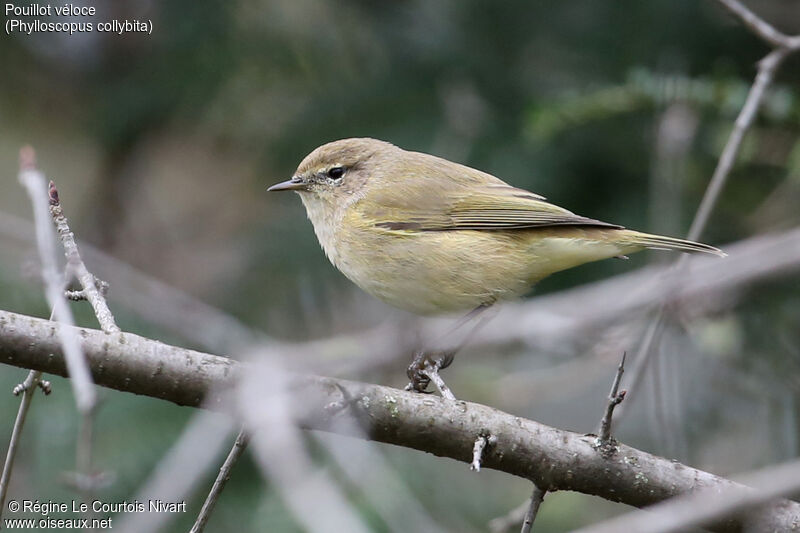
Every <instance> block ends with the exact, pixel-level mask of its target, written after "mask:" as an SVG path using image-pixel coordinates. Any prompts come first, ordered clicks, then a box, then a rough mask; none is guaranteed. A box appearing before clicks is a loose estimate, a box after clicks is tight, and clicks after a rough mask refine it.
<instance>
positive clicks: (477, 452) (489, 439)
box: [469, 435, 497, 472]
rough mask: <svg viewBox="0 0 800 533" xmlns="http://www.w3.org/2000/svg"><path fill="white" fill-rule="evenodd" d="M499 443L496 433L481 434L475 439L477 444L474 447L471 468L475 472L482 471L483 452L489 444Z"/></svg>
mask: <svg viewBox="0 0 800 533" xmlns="http://www.w3.org/2000/svg"><path fill="white" fill-rule="evenodd" d="M495 443H497V437H495V436H494V435H481V436H479V437H478V438H477V439H475V445H474V446H473V447H472V463H470V465H469V468H470V470H473V471H475V472H480V471H481V462H482V461H483V452H484V451H485V450H486V448H488V447H489V446H493V445H494V444H495Z"/></svg>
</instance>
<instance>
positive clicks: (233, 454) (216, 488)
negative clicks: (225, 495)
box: [190, 429, 250, 533]
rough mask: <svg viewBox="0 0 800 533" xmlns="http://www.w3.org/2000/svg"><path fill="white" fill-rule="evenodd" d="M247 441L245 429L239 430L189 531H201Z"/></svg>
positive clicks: (194, 532)
mask: <svg viewBox="0 0 800 533" xmlns="http://www.w3.org/2000/svg"><path fill="white" fill-rule="evenodd" d="M249 441H250V437H249V435H248V434H247V433H246V432H245V430H244V429H242V430H241V431H239V434H238V435H237V436H236V441H235V442H234V443H233V447H232V448H231V451H230V452H229V453H228V457H226V458H225V462H224V463H223V464H222V467H221V468H220V469H219V474H218V475H217V479H215V480H214V485H213V486H212V487H211V492H209V493H208V496H207V497H206V501H205V502H203V507H202V509H200V514H199V515H198V516H197V520H195V523H194V526H192V529H191V531H190V533H202V531H203V530H204V529H205V527H206V524H207V523H208V519H209V518H210V517H211V513H212V511H214V506H215V505H216V504H217V500H218V499H219V495H220V494H222V489H224V488H225V484H226V483H227V482H228V480H229V479H230V478H231V470H232V469H233V465H235V464H236V462H237V461H238V460H239V457H241V456H242V454H243V453H244V450H245V449H246V448H247V444H248V442H249Z"/></svg>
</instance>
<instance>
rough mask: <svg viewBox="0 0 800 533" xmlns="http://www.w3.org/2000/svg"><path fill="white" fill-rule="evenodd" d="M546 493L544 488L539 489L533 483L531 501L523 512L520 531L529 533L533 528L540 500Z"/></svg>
mask: <svg viewBox="0 0 800 533" xmlns="http://www.w3.org/2000/svg"><path fill="white" fill-rule="evenodd" d="M545 494H547V491H546V490H542V489H540V488H539V487H538V486H537V485H536V484H535V483H534V485H533V492H532V493H531V501H530V503H529V504H528V510H527V512H526V513H525V518H523V519H522V530H521V533H530V532H531V529H532V528H533V522H534V520H536V515H537V514H538V513H539V506H540V505H542V500H544V496H545Z"/></svg>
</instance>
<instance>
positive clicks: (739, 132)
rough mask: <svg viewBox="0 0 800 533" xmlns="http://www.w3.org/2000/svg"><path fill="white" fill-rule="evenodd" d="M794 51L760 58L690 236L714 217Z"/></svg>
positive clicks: (697, 234)
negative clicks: (738, 158) (771, 88)
mask: <svg viewBox="0 0 800 533" xmlns="http://www.w3.org/2000/svg"><path fill="white" fill-rule="evenodd" d="M721 1H722V0H721ZM729 1H730V0H729ZM790 52H791V50H790V49H788V48H778V49H775V50H773V51H772V52H770V53H769V54H767V55H766V56H765V57H764V59H762V60H761V61H759V63H758V74H756V79H755V81H754V82H753V85H752V86H751V87H750V91H749V92H748V93H747V99H746V100H745V103H744V106H742V110H741V111H740V112H739V115H738V116H737V117H736V122H734V125H733V131H731V134H730V137H728V142H726V143H725V148H723V150H722V155H720V157H719V161H718V162H717V167H716V168H715V169H714V174H713V175H712V176H711V182H710V183H709V184H708V188H706V192H705V194H704V195H703V199H702V200H701V202H700V207H698V209H697V213H696V214H695V217H694V220H693V221H692V225H691V227H690V228H689V234H688V236H687V239H689V240H697V239H699V238H700V234H701V233H702V232H703V230H704V229H705V226H706V223H707V222H708V219H709V217H710V216H711V211H713V209H714V206H715V205H716V203H717V199H718V198H719V195H720V193H721V192H722V188H723V187H724V186H725V182H726V181H727V180H728V176H729V175H730V172H731V169H732V168H733V163H734V162H735V161H736V156H737V155H738V154H739V149H740V148H741V146H742V141H743V140H744V136H745V134H746V133H747V131H748V130H749V129H750V126H752V124H753V120H754V119H755V117H756V114H757V113H758V110H759V108H760V107H761V103H762V101H763V99H764V94H765V93H766V91H767V88H768V87H769V86H770V85H771V84H772V80H773V78H774V77H775V72H776V71H777V69H778V67H779V66H780V64H781V63H782V62H783V60H784V59H786V56H787V55H789V53H790ZM684 261H685V259H684Z"/></svg>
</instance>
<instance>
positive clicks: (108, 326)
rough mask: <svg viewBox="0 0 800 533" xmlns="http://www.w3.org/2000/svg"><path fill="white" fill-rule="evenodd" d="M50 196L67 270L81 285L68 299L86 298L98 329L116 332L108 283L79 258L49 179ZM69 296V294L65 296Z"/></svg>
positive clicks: (51, 210) (116, 327)
mask: <svg viewBox="0 0 800 533" xmlns="http://www.w3.org/2000/svg"><path fill="white" fill-rule="evenodd" d="M48 193H49V198H50V215H51V216H52V217H53V222H55V225H56V229H57V230H58V236H59V238H60V239H61V244H62V245H63V246H64V255H65V256H66V258H67V270H68V272H71V273H73V274H74V275H75V277H76V278H77V279H78V281H79V282H80V284H81V287H83V289H82V290H80V291H77V292H72V296H73V298H70V299H86V300H88V301H89V303H90V304H91V305H92V309H94V314H95V316H96V317H97V321H98V322H99V323H100V329H102V330H103V331H105V332H106V333H116V332H118V331H119V327H118V326H117V324H116V322H115V321H114V315H113V314H112V313H111V310H110V309H109V308H108V304H107V303H106V299H105V296H104V294H105V292H106V291H107V290H108V284H107V283H105V282H103V281H101V280H98V279H97V278H96V277H95V276H94V275H92V273H91V272H89V269H87V268H86V265H85V264H84V262H83V259H81V254H80V252H78V245H77V244H76V243H75V235H74V234H73V233H72V231H70V229H69V224H68V223H67V217H66V216H64V210H63V209H62V207H61V201H60V199H59V196H58V189H56V184H55V183H53V181H50V186H49V191H48ZM67 297H68V298H69V295H68V296H67Z"/></svg>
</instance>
